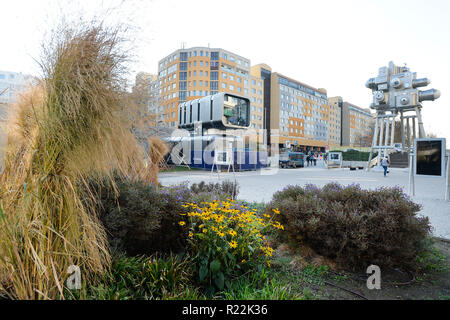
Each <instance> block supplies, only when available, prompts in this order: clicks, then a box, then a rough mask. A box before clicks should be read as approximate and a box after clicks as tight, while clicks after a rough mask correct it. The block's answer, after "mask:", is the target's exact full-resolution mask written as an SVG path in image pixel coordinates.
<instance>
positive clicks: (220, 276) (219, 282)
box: [214, 272, 225, 290]
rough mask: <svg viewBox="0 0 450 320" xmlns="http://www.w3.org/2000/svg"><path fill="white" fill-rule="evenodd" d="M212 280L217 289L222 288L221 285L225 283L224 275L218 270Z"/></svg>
mask: <svg viewBox="0 0 450 320" xmlns="http://www.w3.org/2000/svg"><path fill="white" fill-rule="evenodd" d="M214 282H215V284H216V286H217V288H219V290H223V286H224V284H225V276H224V275H223V273H222V272H219V273H218V274H217V276H216V278H215V279H214Z"/></svg>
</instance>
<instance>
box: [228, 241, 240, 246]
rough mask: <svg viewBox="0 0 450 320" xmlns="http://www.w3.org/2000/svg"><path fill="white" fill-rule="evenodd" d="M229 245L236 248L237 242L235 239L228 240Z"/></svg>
mask: <svg viewBox="0 0 450 320" xmlns="http://www.w3.org/2000/svg"><path fill="white" fill-rule="evenodd" d="M229 245H230V247H231V248H236V247H237V245H238V244H237V242H236V241H231V242H229Z"/></svg>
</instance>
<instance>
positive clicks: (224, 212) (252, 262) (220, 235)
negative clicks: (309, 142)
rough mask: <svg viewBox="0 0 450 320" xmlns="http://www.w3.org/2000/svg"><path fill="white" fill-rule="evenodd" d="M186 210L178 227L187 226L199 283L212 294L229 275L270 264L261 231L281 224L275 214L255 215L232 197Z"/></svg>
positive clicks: (189, 204)
mask: <svg viewBox="0 0 450 320" xmlns="http://www.w3.org/2000/svg"><path fill="white" fill-rule="evenodd" d="M185 208H187V209H188V210H187V213H183V214H182V216H183V217H184V218H185V219H186V220H185V221H180V223H179V224H180V226H183V227H186V228H187V229H188V243H189V246H190V250H191V253H192V256H193V259H194V262H195V265H196V273H197V275H198V281H199V283H200V284H202V285H205V286H206V287H207V290H208V292H210V293H212V292H214V291H215V290H216V289H219V290H222V289H223V288H224V286H228V281H229V280H230V279H231V278H232V277H233V276H238V275H240V274H242V273H244V272H245V271H247V270H249V269H257V270H261V269H262V268H263V267H264V265H267V266H269V267H270V257H271V256H272V253H273V249H272V248H271V247H270V245H269V243H268V241H267V239H266V237H265V235H264V233H265V232H266V231H267V230H269V229H272V228H277V229H280V230H283V229H284V227H283V226H282V225H281V224H280V223H279V222H278V221H275V220H274V219H273V218H274V216H275V215H276V214H279V211H278V210H277V209H274V210H273V211H272V212H271V214H267V213H266V214H264V215H263V216H259V215H258V213H257V210H256V209H253V210H249V209H248V208H247V207H245V206H243V205H241V204H238V203H236V202H235V201H233V200H227V201H212V202H206V203H201V204H200V206H199V205H197V204H195V203H188V204H186V205H185Z"/></svg>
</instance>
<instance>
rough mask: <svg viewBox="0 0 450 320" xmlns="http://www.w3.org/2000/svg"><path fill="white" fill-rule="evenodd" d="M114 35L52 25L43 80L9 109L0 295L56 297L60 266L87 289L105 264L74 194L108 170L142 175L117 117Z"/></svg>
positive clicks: (120, 66)
mask: <svg viewBox="0 0 450 320" xmlns="http://www.w3.org/2000/svg"><path fill="white" fill-rule="evenodd" d="M123 31H124V30H121V28H120V27H117V28H114V27H113V28H107V27H105V26H104V25H103V24H102V23H96V22H88V23H82V22H81V23H80V24H79V25H77V26H76V27H74V28H71V27H68V26H66V25H64V26H62V27H60V28H59V29H58V31H56V32H55V33H53V36H52V39H51V40H50V41H49V42H48V43H47V44H45V46H44V54H43V56H44V58H43V60H42V61H41V63H40V65H41V68H42V71H43V78H42V80H41V81H40V83H39V85H37V86H35V87H34V88H32V89H31V90H30V91H28V93H27V94H25V95H23V96H22V97H21V98H20V99H19V101H18V102H17V104H16V106H15V109H16V112H15V117H14V119H12V120H11V121H10V124H11V125H10V127H9V132H8V142H7V150H6V156H5V169H4V172H3V175H2V177H1V181H0V190H1V200H0V204H1V209H0V234H1V237H0V293H1V294H3V295H7V296H8V297H10V298H13V299H60V298H63V296H64V291H65V290H66V288H65V283H64V280H65V279H66V278H67V276H68V275H67V270H68V267H69V266H71V265H77V266H79V267H80V269H81V275H82V281H83V282H84V283H86V282H91V281H93V279H94V275H95V274H97V273H102V272H104V271H105V270H106V269H107V268H108V266H109V264H110V259H111V258H110V254H109V252H108V246H107V240H106V235H105V231H104V230H103V228H102V227H101V225H100V224H99V221H98V219H97V216H96V212H95V204H94V200H93V198H92V197H90V196H86V195H85V193H84V192H81V189H83V190H85V188H87V187H88V185H87V183H86V182H85V181H87V178H88V177H92V176H95V177H98V179H102V180H104V179H105V178H108V177H111V173H112V171H113V169H114V170H116V171H118V172H120V173H122V174H124V175H127V176H130V177H134V178H136V179H138V178H139V179H142V178H143V177H144V178H145V177H146V176H148V172H147V169H148V167H146V165H145V161H144V160H145V154H144V152H143V149H142V148H141V147H140V146H139V144H138V142H137V140H136V139H135V136H134V135H133V132H132V130H131V128H132V125H131V123H130V117H129V116H128V115H126V114H127V112H129V108H131V107H130V105H131V101H130V99H129V96H128V95H127V93H126V91H125V86H126V81H125V80H124V75H126V68H125V63H126V62H127V61H128V55H127V53H126V51H125V50H124V46H123V44H124V38H123ZM125 111H126V112H125ZM94 173H95V175H94ZM150 176H152V174H150ZM82 187H83V188H82Z"/></svg>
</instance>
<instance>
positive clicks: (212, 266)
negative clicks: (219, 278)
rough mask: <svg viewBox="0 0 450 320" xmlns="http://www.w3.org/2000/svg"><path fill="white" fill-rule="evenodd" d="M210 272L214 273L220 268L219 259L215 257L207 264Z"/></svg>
mask: <svg viewBox="0 0 450 320" xmlns="http://www.w3.org/2000/svg"><path fill="white" fill-rule="evenodd" d="M209 268H210V270H211V272H212V274H216V273H217V272H218V271H219V270H220V261H219V260H217V259H215V260H213V261H212V262H211V264H210V265H209Z"/></svg>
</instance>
